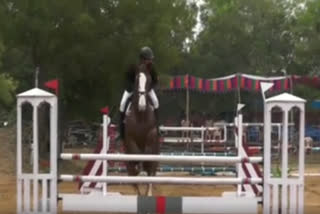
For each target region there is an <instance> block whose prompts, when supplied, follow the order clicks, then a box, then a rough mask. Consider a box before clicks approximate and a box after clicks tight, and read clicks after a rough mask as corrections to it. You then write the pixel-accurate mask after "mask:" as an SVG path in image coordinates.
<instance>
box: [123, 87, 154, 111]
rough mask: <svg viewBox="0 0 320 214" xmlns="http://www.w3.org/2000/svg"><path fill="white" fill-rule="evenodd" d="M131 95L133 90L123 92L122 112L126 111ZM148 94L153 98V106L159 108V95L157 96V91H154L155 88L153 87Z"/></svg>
mask: <svg viewBox="0 0 320 214" xmlns="http://www.w3.org/2000/svg"><path fill="white" fill-rule="evenodd" d="M131 95H132V92H128V91H126V90H125V91H124V92H123V95H122V98H121V102H120V108H119V110H120V112H124V110H125V107H126V103H127V100H128V99H129V98H130V97H131ZM148 95H149V97H150V98H151V101H152V104H153V107H154V108H155V109H158V108H159V100H158V97H157V95H156V93H155V92H154V90H153V89H151V90H150V92H149V93H148Z"/></svg>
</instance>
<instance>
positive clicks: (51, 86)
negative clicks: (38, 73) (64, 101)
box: [44, 79, 59, 95]
mask: <svg viewBox="0 0 320 214" xmlns="http://www.w3.org/2000/svg"><path fill="white" fill-rule="evenodd" d="M44 86H45V87H47V88H49V89H53V90H54V91H55V93H56V95H58V92H59V80H57V79H54V80H50V81H48V82H45V83H44Z"/></svg>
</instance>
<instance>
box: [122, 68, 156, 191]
mask: <svg viewBox="0 0 320 214" xmlns="http://www.w3.org/2000/svg"><path fill="white" fill-rule="evenodd" d="M150 90H151V75H150V72H149V71H148V68H147V66H146V65H145V64H141V65H139V66H138V67H137V69H136V70H135V83H134V90H133V95H132V99H131V104H129V106H128V110H127V114H126V117H125V134H124V149H125V153H126V154H159V152H160V146H159V141H158V127H157V121H156V117H155V114H154V111H153V105H152V101H151V99H150V97H149V95H148V93H149V91H150ZM157 167H158V163H157V162H150V161H149V162H138V161H129V162H127V171H128V175H129V176H137V175H138V174H139V173H140V171H141V170H144V171H146V173H147V175H148V176H155V175H156V171H157ZM135 187H136V190H137V192H138V194H140V191H139V187H138V185H135ZM146 195H148V196H151V195H152V184H148V188H147V190H146Z"/></svg>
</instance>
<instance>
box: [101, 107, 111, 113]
mask: <svg viewBox="0 0 320 214" xmlns="http://www.w3.org/2000/svg"><path fill="white" fill-rule="evenodd" d="M100 112H101V113H102V114H109V107H108V106H106V107H104V108H101V109H100Z"/></svg>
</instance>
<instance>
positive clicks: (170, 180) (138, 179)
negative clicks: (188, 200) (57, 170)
mask: <svg viewBox="0 0 320 214" xmlns="http://www.w3.org/2000/svg"><path fill="white" fill-rule="evenodd" d="M59 179H60V180H61V181H69V182H79V181H81V182H85V181H92V182H107V183H127V184H128V183H130V184H144V183H153V184H207V185H222V184H225V185H232V184H261V183H262V178H215V177H214V178H207V177H201V178H187V177H149V176H134V177H125V176H107V177H105V176H84V175H60V177H59Z"/></svg>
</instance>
